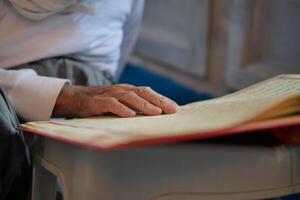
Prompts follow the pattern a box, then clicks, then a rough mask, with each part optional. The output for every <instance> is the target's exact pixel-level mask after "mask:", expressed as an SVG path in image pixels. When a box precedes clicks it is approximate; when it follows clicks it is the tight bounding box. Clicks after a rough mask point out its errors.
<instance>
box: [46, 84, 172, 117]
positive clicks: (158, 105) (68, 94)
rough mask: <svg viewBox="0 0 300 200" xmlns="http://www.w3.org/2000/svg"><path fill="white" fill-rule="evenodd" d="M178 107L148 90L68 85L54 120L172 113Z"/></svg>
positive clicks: (62, 92) (124, 85)
mask: <svg viewBox="0 0 300 200" xmlns="http://www.w3.org/2000/svg"><path fill="white" fill-rule="evenodd" d="M177 108H178V106H177V104H176V103H175V102H174V101H172V100H170V99H168V98H167V97H164V96H162V95H160V94H158V93H156V92H154V91H153V90H151V89H150V88H149V87H135V86H133V85H128V84H117V85H113V86H109V87H101V86H99V87H83V86H71V85H65V86H64V87H63V89H62V91H61V92H60V94H59V96H58V98H57V101H56V105H55V107H54V110H53V113H52V116H53V117H91V116H99V115H102V114H105V113H113V114H116V115H118V116H120V117H134V116H135V115H136V113H137V112H141V113H143V114H145V115H160V114H163V113H166V114H172V113H175V112H176V111H177Z"/></svg>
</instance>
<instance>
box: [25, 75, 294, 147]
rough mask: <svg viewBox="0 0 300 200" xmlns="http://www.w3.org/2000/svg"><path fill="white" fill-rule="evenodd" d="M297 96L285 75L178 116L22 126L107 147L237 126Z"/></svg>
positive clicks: (182, 109)
mask: <svg viewBox="0 0 300 200" xmlns="http://www.w3.org/2000/svg"><path fill="white" fill-rule="evenodd" d="M299 77H300V76H299ZM299 93H300V79H298V76H290V75H284V76H279V77H276V78H273V79H270V80H268V81H265V82H263V83H260V84H257V85H254V86H252V87H250V88H248V89H244V90H242V91H240V92H237V93H234V94H231V95H227V96H225V97H222V98H217V99H213V100H208V101H203V102H196V103H192V104H188V105H185V106H181V107H180V109H179V111H178V112H177V113H175V114H171V115H159V116H137V117H133V118H119V117H113V116H104V117H97V118H87V119H71V120H61V121H54V122H52V123H47V122H46V123H45V122H33V123H27V124H25V125H23V127H25V128H29V129H34V130H35V131H40V132H44V133H47V134H50V135H55V136H58V137H73V139H74V137H76V139H78V140H84V141H85V140H88V141H89V142H93V143H95V142H96V143H97V144H99V145H102V146H105V145H108V146H109V145H112V144H116V143H126V142H128V141H135V140H143V139H149V138H157V137H172V136H178V135H188V134H194V133H195V134H201V132H209V131H215V130H220V129H224V128H229V127H233V126H237V125H239V124H242V123H245V122H247V121H250V120H252V119H254V118H255V117H256V116H258V115H259V114H260V113H264V112H266V111H268V110H270V109H271V108H273V107H278V106H279V105H288V104H286V102H288V100H289V98H290V97H292V96H295V97H298V96H297V95H299ZM298 107H299V106H298Z"/></svg>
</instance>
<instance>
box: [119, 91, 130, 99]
mask: <svg viewBox="0 0 300 200" xmlns="http://www.w3.org/2000/svg"><path fill="white" fill-rule="evenodd" d="M131 95H132V92H129V91H128V92H122V93H120V98H121V99H128V98H130V96H131Z"/></svg>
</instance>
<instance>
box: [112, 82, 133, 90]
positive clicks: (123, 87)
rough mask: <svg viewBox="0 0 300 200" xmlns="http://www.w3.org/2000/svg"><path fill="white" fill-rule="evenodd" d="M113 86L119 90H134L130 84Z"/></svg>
mask: <svg viewBox="0 0 300 200" xmlns="http://www.w3.org/2000/svg"><path fill="white" fill-rule="evenodd" d="M115 86H116V87H119V88H122V89H127V90H129V89H133V88H135V86H134V85H131V84H125V83H121V84H116V85H115Z"/></svg>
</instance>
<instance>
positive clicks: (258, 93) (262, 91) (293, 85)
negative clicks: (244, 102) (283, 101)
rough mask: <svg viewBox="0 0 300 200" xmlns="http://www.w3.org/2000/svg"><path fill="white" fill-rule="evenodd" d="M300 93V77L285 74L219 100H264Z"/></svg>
mask: <svg viewBox="0 0 300 200" xmlns="http://www.w3.org/2000/svg"><path fill="white" fill-rule="evenodd" d="M298 93H300V75H298V74H283V75H279V76H276V77H274V78H271V79H268V80H266V81H262V82H260V83H257V84H255V85H253V86H250V87H247V88H245V89H242V90H240V91H237V92H235V93H232V94H229V95H226V96H224V97H221V98H219V99H220V100H222V101H223V100H232V99H237V98H238V99H240V98H263V97H274V96H287V95H295V94H298Z"/></svg>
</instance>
